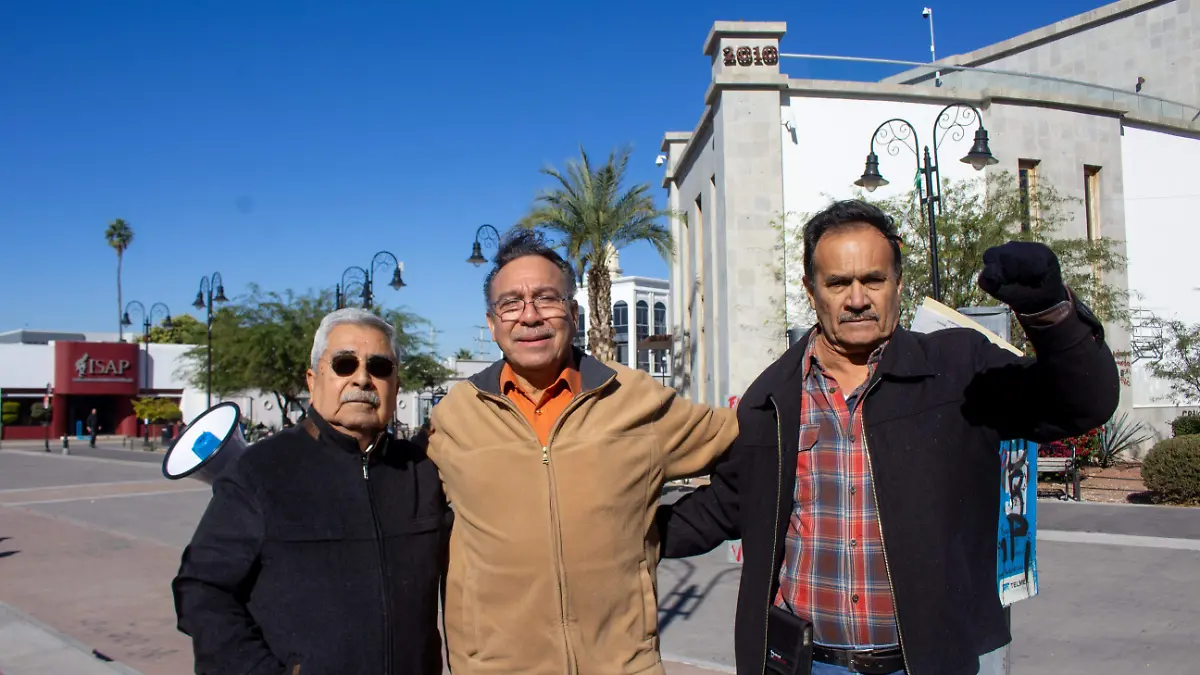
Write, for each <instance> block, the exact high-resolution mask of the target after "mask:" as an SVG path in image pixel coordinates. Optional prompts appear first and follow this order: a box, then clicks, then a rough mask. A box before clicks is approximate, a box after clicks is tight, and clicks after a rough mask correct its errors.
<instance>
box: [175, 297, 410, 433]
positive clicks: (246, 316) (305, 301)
mask: <svg viewBox="0 0 1200 675" xmlns="http://www.w3.org/2000/svg"><path fill="white" fill-rule="evenodd" d="M333 310H334V297H333V292H332V291H329V290H325V291H321V292H316V293H313V292H310V293H306V294H296V293H293V292H292V291H290V290H289V291H285V292H284V293H277V292H274V291H263V290H262V289H260V288H259V287H257V286H253V285H252V286H251V287H250V290H249V292H248V294H247V295H246V296H245V297H244V298H240V299H238V300H237V301H236V302H230V303H228V304H226V305H224V306H222V307H220V308H219V309H217V311H216V312H215V313H214V315H213V341H212V363H213V379H212V381H213V392H214V393H216V394H218V395H221V396H230V395H233V394H237V393H240V392H247V391H263V392H270V393H271V394H273V395H274V396H275V401H276V404H277V409H278V410H279V414H280V418H281V423H282V421H283V419H284V418H286V416H287V410H289V409H290V407H291V406H292V404H297V403H299V400H300V398H301V397H302V396H303V394H304V393H305V392H306V391H307V388H308V382H307V377H306V375H307V373H308V369H309V365H310V360H311V354H312V342H313V336H314V335H315V334H316V331H317V326H319V325H320V323H321V319H322V318H324V316H325V315H326V314H328V313H329V312H332V311H333ZM374 311H375V312H376V313H377V314H379V315H380V316H382V317H384V319H386V320H387V321H389V322H390V323H391V324H392V325H393V326H395V327H396V332H397V337H398V341H399V343H400V347H401V350H402V353H407V354H415V353H417V352H418V351H419V350H421V349H424V348H425V347H426V345H425V342H424V341H423V340H422V339H421V338H420V337H419V336H418V332H417V331H416V330H414V328H415V327H416V326H418V325H419V324H420V323H421V322H422V320H421V319H420V318H419V317H417V316H416V315H414V314H411V313H408V312H404V311H401V310H396V309H390V310H383V309H381V308H378V307H376V308H374ZM205 359H206V347H205V345H200V346H197V347H195V348H193V349H191V350H189V351H188V352H187V354H185V355H184V361H185V363H186V367H187V372H188V376H189V378H190V380H191V384H192V386H194V387H196V388H198V389H201V390H203V389H204V387H205V383H206V370H205V363H206V361H205Z"/></svg>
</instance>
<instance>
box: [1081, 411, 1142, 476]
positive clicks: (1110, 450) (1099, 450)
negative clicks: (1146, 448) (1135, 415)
mask: <svg viewBox="0 0 1200 675" xmlns="http://www.w3.org/2000/svg"><path fill="white" fill-rule="evenodd" d="M1152 437H1153V434H1152V433H1150V430H1149V429H1148V428H1147V427H1146V425H1145V423H1143V422H1138V421H1135V422H1132V423H1131V422H1130V421H1129V415H1128V413H1121V415H1120V417H1114V418H1112V419H1111V420H1109V421H1108V422H1106V423H1105V424H1104V426H1102V427H1100V434H1099V436H1098V443H1097V444H1096V451H1095V452H1094V453H1092V461H1094V462H1096V463H1097V464H1099V465H1100V466H1101V467H1104V468H1108V467H1110V466H1112V465H1113V463H1114V462H1116V461H1117V459H1118V458H1119V457H1120V455H1121V454H1122V453H1126V452H1128V451H1131V450H1136V449H1137V448H1138V446H1140V445H1141V444H1142V443H1145V442H1146V441H1148V440H1150V439H1151V438H1152Z"/></svg>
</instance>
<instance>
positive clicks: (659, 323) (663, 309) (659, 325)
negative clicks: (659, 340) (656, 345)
mask: <svg viewBox="0 0 1200 675" xmlns="http://www.w3.org/2000/svg"><path fill="white" fill-rule="evenodd" d="M666 334H667V306H666V305H664V304H663V303H661V302H656V303H654V335H666Z"/></svg>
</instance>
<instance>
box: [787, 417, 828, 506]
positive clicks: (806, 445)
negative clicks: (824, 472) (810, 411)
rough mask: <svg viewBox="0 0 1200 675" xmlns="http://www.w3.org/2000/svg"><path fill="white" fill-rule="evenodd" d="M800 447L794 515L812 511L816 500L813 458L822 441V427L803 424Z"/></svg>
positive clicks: (797, 454)
mask: <svg viewBox="0 0 1200 675" xmlns="http://www.w3.org/2000/svg"><path fill="white" fill-rule="evenodd" d="M798 441H799V445H798V447H797V449H798V451H799V452H797V453H796V491H795V493H794V494H793V495H792V496H793V498H794V500H795V503H794V508H793V511H794V514H799V513H801V512H802V511H805V510H807V509H811V508H812V506H813V504H814V502H815V500H816V498H817V490H816V478H817V477H816V472H815V471H814V462H815V461H816V458H815V457H814V456H813V453H814V451H815V450H816V447H817V443H819V442H820V441H821V425H820V424H819V423H810V424H801V425H800V433H799V439H798Z"/></svg>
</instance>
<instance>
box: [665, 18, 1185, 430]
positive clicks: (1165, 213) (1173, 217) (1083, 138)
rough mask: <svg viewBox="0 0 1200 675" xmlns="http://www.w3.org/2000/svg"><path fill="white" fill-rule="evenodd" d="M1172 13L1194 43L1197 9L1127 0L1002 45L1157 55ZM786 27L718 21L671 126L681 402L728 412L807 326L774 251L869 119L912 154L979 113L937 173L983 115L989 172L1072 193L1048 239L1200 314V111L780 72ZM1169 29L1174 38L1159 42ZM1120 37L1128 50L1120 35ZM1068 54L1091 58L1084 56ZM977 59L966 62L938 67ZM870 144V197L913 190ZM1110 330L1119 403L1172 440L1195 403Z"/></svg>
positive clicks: (846, 166)
mask: <svg viewBox="0 0 1200 675" xmlns="http://www.w3.org/2000/svg"><path fill="white" fill-rule="evenodd" d="M1164 8H1167V9H1164ZM1166 11H1169V12H1170V13H1171V17H1173V20H1174V22H1173V23H1170V24H1165V25H1168V26H1171V28H1170V30H1175V27H1177V26H1184V27H1191V26H1194V27H1195V33H1194V34H1195V35H1196V36H1200V25H1197V23H1198V22H1197V19H1196V17H1197V16H1198V14H1197V12H1194V11H1192V10H1191V9H1190V8H1189V6H1188V3H1186V2H1181V3H1172V2H1167V3H1163V2H1161V1H1159V2H1146V1H1142V2H1135V1H1132V0H1126V1H1124V2H1120V3H1116V4H1115V5H1111V6H1109V7H1107V8H1101V9H1100V10H1096V12H1092V13H1089V14H1088V15H1084V17H1082V18H1080V17H1076V18H1075V19H1072V20H1068V21H1067V22H1063V26H1059V25H1056V26H1053V27H1049V28H1047V29H1043V30H1041V31H1035V32H1034V33H1032V34H1030V36H1022V37H1021V38H1015V39H1014V40H1012V41H1009V43H1005V45H1007V47H1006V51H1005V53H1006V54H1009V56H1010V57H1011V55H1012V54H1015V53H1016V52H1019V51H1021V50H1026V51H1030V52H1032V51H1035V50H1046V54H1045V55H1044V56H1043V57H1042V58H1041V59H1038V58H1034V57H1032V56H1030V57H1029V59H1028V60H1029V61H1031V62H1037V63H1044V64H1046V65H1047V68H1049V67H1050V64H1052V63H1057V62H1058V61H1061V60H1063V59H1065V58H1067V57H1066V56H1063V52H1065V53H1067V54H1068V55H1071V54H1073V52H1071V50H1072V49H1073V50H1081V51H1084V52H1086V51H1087V49H1092V48H1094V49H1095V50H1100V49H1102V47H1101V45H1103V49H1105V50H1121V53H1123V54H1129V55H1131V56H1130V57H1129V58H1131V59H1133V60H1135V61H1136V60H1137V59H1138V58H1139V57H1138V56H1137V55H1138V54H1139V53H1140V49H1141V45H1140V44H1139V43H1138V40H1140V39H1142V37H1141V36H1146V37H1145V39H1146V40H1147V45H1146V50H1147V51H1150V50H1151V47H1150V44H1149V42H1148V41H1149V39H1150V37H1149V36H1150V35H1151V33H1150V32H1148V31H1146V30H1143V29H1142V28H1141V27H1139V22H1144V21H1146V20H1147V18H1146V17H1147V15H1149V14H1151V13H1154V12H1160V13H1161V12H1166ZM1151 21H1159V22H1160V23H1163V22H1165V18H1161V17H1160V18H1159V19H1151ZM1121 22H1127V23H1128V26H1129V29H1128V30H1127V31H1121V30H1117V28H1119V26H1116V28H1114V26H1115V25H1116V24H1120V23H1121ZM785 28H786V27H785V25H784V24H782V23H746V22H717V23H716V24H715V25H714V27H713V29H712V31H711V32H710V34H709V36H708V39H707V41H706V42H705V46H704V53H705V55H707V56H708V57H709V58H710V60H711V68H712V81H711V84H710V85H709V87H708V90H707V92H706V94H705V99H704V103H705V106H704V109H703V112H702V114H701V116H700V120H699V122H698V124H697V125H696V128H695V129H694V130H693V131H691V132H672V133H668V134H666V136H665V138H664V140H663V145H662V150H663V152H664V153H666V162H665V168H666V171H665V176H664V178H663V186H664V187H665V188H666V189H667V191H668V208H669V209H670V210H672V211H673V212H675V213H679V214H684V215H683V216H682V217H677V218H674V219H673V220H672V232H673V235H674V237H675V242H676V247H677V251H678V255H677V256H676V257H675V259H674V261H673V262H672V265H671V284H670V286H671V289H672V293H671V296H670V302H669V308H670V309H669V315H670V316H671V317H672V321H671V330H670V332H671V333H672V340H673V348H674V353H675V354H676V355H677V359H676V360H677V364H676V368H675V371H674V374H675V379H674V383H675V386H676V388H677V389H679V390H680V391H681V392H682V393H684V394H685V395H687V396H689V397H690V398H693V399H694V400H698V401H702V402H705V403H708V404H710V405H729V404H731V403H732V402H734V401H736V399H737V397H738V396H740V395H741V393H742V392H743V391H744V390H745V388H746V387H747V386H748V385H749V384H750V382H752V381H753V379H754V378H755V377H756V376H757V375H758V373H759V372H761V371H762V369H763V368H765V367H766V366H767V365H769V364H770V362H771V361H772V360H774V359H775V358H777V357H778V356H779V355H780V354H782V352H783V351H784V350H785V349H786V347H787V338H786V328H787V327H788V326H799V327H803V328H806V327H807V326H809V325H811V323H812V317H811V313H810V310H809V308H808V305H807V301H806V299H805V295H804V293H803V289H802V285H801V283H800V276H801V275H800V270H799V269H796V268H792V267H790V266H789V265H787V264H784V261H785V260H794V259H796V258H797V257H798V256H796V252H794V251H793V252H791V254H790V255H789V254H788V253H787V252H786V251H783V250H781V248H782V247H783V246H785V245H786V242H788V241H791V240H793V238H794V235H795V234H796V232H797V230H798V228H800V227H801V226H802V225H803V222H804V221H805V220H806V219H807V216H808V215H810V214H812V213H815V212H816V211H818V210H820V209H821V208H823V207H824V206H826V205H827V204H828V203H829V202H830V201H831V200H832V199H845V198H851V197H853V196H855V194H856V192H857V190H858V189H857V188H856V187H855V185H854V181H855V180H856V179H858V177H859V176H860V175H861V174H862V173H863V163H864V158H865V155H866V154H867V151H868V147H869V144H870V142H871V139H872V137H873V135H874V134H875V132H876V129H877V128H878V127H879V126H880V124H881V123H883V122H885V121H886V120H889V119H892V118H903V119H904V120H907V121H908V122H910V123H911V124H912V126H913V127H915V129H916V130H917V134H918V140H919V143H918V144H916V147H917V149H918V151H920V150H921V149H923V147H924V146H932V145H934V142H935V138H933V135H934V134H933V133H932V131H933V129H934V128H935V126H936V125H937V124H938V121H939V119H940V117H939V116H940V114H941V111H943V110H944V109H946V107H947V106H949V105H952V104H967V105H968V106H971V107H973V109H974V110H977V111H979V115H980V120H974V123H973V124H968V125H967V126H966V127H965V129H964V134H963V135H954V134H953V133H950V134H946V133H945V132H947V131H950V130H948V129H943V130H942V131H939V132H938V139H937V140H938V141H940V142H941V144H940V148H939V151H940V161H939V162H938V168H939V170H940V173H941V177H942V179H943V180H944V181H954V180H958V179H962V178H969V177H973V176H975V175H977V174H976V173H975V171H974V170H973V169H972V167H971V166H969V165H968V164H965V163H962V162H959V161H958V158H959V157H961V156H963V155H965V154H966V153H967V151H968V150H969V148H970V147H971V139H972V133H973V132H974V131H975V127H976V126H977V125H978V122H979V121H982V124H983V126H984V127H986V129H987V131H988V133H989V135H990V144H991V150H992V153H993V154H994V155H995V157H996V158H997V159H998V160H999V163H998V164H996V165H995V166H994V167H991V168H988V169H985V171H997V170H1002V171H1007V172H1009V173H1010V174H1012V175H1013V176H1015V177H1020V180H1025V181H1028V180H1044V181H1048V182H1049V183H1051V184H1052V185H1053V186H1054V187H1055V188H1056V189H1057V190H1058V192H1060V193H1061V194H1063V195H1065V196H1067V197H1071V198H1075V199H1076V200H1077V203H1075V204H1073V205H1071V206H1070V207H1069V211H1070V213H1069V215H1070V216H1071V222H1070V223H1068V224H1067V225H1066V226H1065V228H1064V229H1063V230H1062V231H1060V233H1059V236H1064V237H1072V238H1082V237H1091V238H1096V237H1100V236H1104V237H1111V238H1113V239H1115V240H1117V241H1118V243H1119V248H1120V252H1122V253H1124V254H1125V255H1126V256H1127V262H1128V266H1127V269H1125V270H1121V271H1118V272H1117V273H1115V274H1112V275H1110V276H1109V277H1106V281H1107V282H1108V283H1110V284H1112V285H1114V286H1117V287H1119V288H1122V289H1128V290H1129V291H1131V292H1132V293H1133V296H1134V298H1135V300H1134V305H1135V308H1137V309H1146V310H1152V311H1153V312H1154V313H1155V314H1157V315H1158V316H1162V317H1165V318H1180V319H1182V320H1185V321H1189V322H1192V323H1196V322H1200V303H1197V302H1196V301H1197V300H1200V294H1198V292H1197V291H1196V290H1195V289H1196V287H1197V286H1198V285H1200V284H1197V283H1196V282H1190V283H1189V282H1186V280H1184V279H1183V278H1182V276H1185V275H1186V273H1185V274H1184V275H1181V274H1180V273H1181V272H1185V271H1186V270H1187V269H1188V267H1189V265H1188V263H1189V261H1190V260H1191V257H1192V255H1191V252H1192V251H1194V250H1196V247H1197V245H1198V244H1200V228H1196V227H1195V224H1194V217H1191V216H1190V215H1189V214H1194V213H1196V212H1197V211H1198V209H1197V207H1200V190H1197V188H1196V184H1197V183H1198V182H1200V174H1198V172H1197V170H1196V169H1195V164H1194V161H1195V160H1194V158H1195V157H1197V156H1200V122H1197V119H1200V108H1196V107H1195V106H1192V107H1190V108H1189V107H1187V106H1176V107H1175V108H1170V107H1169V106H1167V105H1166V104H1165V103H1163V101H1162V100H1159V99H1149V98H1148V97H1146V96H1145V95H1143V94H1139V93H1137V92H1135V91H1134V82H1133V81H1131V82H1129V83H1128V84H1129V86H1128V87H1126V88H1127V89H1128V94H1127V95H1123V96H1117V95H1116V94H1115V93H1114V91H1113V88H1115V85H1111V86H1109V88H1104V87H1096V88H1093V89H1091V90H1089V89H1088V88H1087V87H1085V86H1080V85H1077V84H1072V85H1069V86H1068V85H1067V84H1063V83H1058V84H1059V85H1060V86H1058V87H1057V88H1055V87H1053V86H1051V87H1032V86H1027V85H1023V83H1024V82H1027V81H1030V78H1028V77H1026V78H1017V77H1014V76H1009V75H1005V74H993V73H978V72H973V71H972V72H970V73H959V74H957V76H956V74H955V73H950V72H943V73H942V76H941V80H942V83H941V86H935V83H934V81H933V76H932V69H930V68H926V69H924V70H922V71H920V72H916V71H914V72H913V73H909V74H906V76H900V77H897V78H890V79H889V80H888V81H885V82H881V83H861V82H838V81H824V80H798V79H792V78H789V77H787V76H786V75H784V74H782V73H781V72H780V70H779V65H778V63H779V58H778V55H779V53H780V51H781V48H780V40H781V38H782V37H783V35H784V33H785ZM1060 29H1061V31H1062V36H1061V41H1067V40H1070V41H1072V42H1071V45H1074V46H1072V47H1071V49H1067V47H1066V46H1064V45H1063V44H1059V45H1058V46H1055V45H1056V35H1057V33H1055V32H1054V31H1056V30H1060ZM1088 30H1103V31H1104V32H1105V35H1106V36H1107V37H1105V39H1104V40H1085V39H1082V38H1080V35H1082V34H1083V33H1086V32H1087V31H1088ZM1163 30H1168V29H1167V28H1162V29H1161V30H1160V31H1159V33H1155V35H1159V34H1160V33H1161V32H1162V31H1163ZM1188 30H1191V28H1188ZM1189 35H1190V34H1189ZM1122 36H1124V37H1122ZM1121 39H1123V40H1125V42H1115V41H1116V40H1121ZM1188 39H1189V41H1190V39H1191V38H1190V37H1189V38H1188ZM1198 46H1200V45H1198ZM992 49H993V48H988V49H985V50H981V53H991V52H989V50H992ZM997 53H998V52H997ZM1195 53H1200V51H1193V52H1192V54H1195ZM1053 54H1058V57H1054V56H1052V55H1053ZM1158 54H1160V55H1161V54H1162V51H1161V50H1160V51H1159V52H1158ZM785 58H786V55H785ZM1073 58H1074V57H1073V56H1072V59H1073ZM1079 58H1082V59H1084V60H1086V54H1084V55H1083V56H1081V57H1079ZM979 60H980V58H978V57H971V55H967V56H962V57H951V58H949V59H946V60H945V61H943V62H939V63H949V64H961V63H975V62H978V61H979ZM1068 60H1071V59H1068ZM1072 62H1074V61H1072ZM1179 67H1180V68H1183V70H1181V71H1179V72H1177V73H1176V74H1175V75H1174V76H1175V77H1178V78H1180V79H1181V80H1188V81H1190V80H1193V79H1194V80H1197V81H1200V60H1192V59H1190V58H1189V59H1187V61H1186V63H1184V62H1183V59H1182V57H1180V64H1179ZM1133 68H1134V70H1136V65H1135V66H1133ZM1044 74H1047V75H1052V74H1053V73H1044ZM1163 77H1166V74H1164V75H1163ZM1022 86H1024V88H1021V87H1022ZM1189 86H1190V85H1189ZM1156 87H1157V89H1156V91H1159V92H1165V93H1162V94H1161V95H1162V96H1164V97H1165V96H1166V95H1168V94H1169V93H1170V92H1173V91H1176V90H1178V91H1180V92H1183V93H1184V94H1187V93H1188V92H1191V91H1193V90H1192V89H1189V88H1188V87H1187V86H1183V85H1181V86H1180V87H1178V88H1172V87H1171V86H1169V83H1164V82H1163V81H1161V80H1159V81H1157V82H1156ZM955 110H958V109H957V108H956V109H955ZM947 136H948V137H947ZM874 150H875V152H876V153H877V154H878V157H879V167H880V171H881V173H883V174H884V175H885V176H887V177H889V178H890V180H891V184H890V185H888V186H885V187H882V188H880V189H879V190H878V191H876V192H875V194H873V195H872V197H873V198H879V197H888V196H892V195H900V194H904V193H907V192H908V191H909V190H911V189H912V186H913V180H912V179H913V177H914V170H915V168H916V160H915V157H914V156H912V155H911V154H910V153H909V151H908V150H903V149H898V152H897V153H896V154H891V153H889V152H885V150H884V149H883V147H882V146H881V145H880V144H879V143H878V142H877V143H876V146H875V148H874ZM1135 333H1136V331H1135ZM1108 335H1109V342H1110V344H1111V346H1112V348H1113V350H1114V351H1115V352H1117V353H1118V358H1119V360H1120V361H1121V362H1122V366H1123V368H1122V370H1123V375H1124V379H1125V382H1124V386H1123V391H1122V404H1121V405H1122V409H1124V410H1129V411H1133V412H1134V417H1135V418H1139V419H1142V420H1144V421H1146V422H1149V423H1151V424H1153V425H1154V426H1155V429H1156V431H1157V432H1158V433H1159V434H1160V435H1162V434H1169V428H1167V427H1166V426H1165V425H1166V423H1167V422H1169V421H1170V420H1171V419H1173V418H1174V417H1175V416H1176V415H1178V414H1179V413H1180V412H1181V410H1182V409H1184V408H1187V407H1189V406H1190V405H1193V404H1195V403H1197V402H1195V401H1192V402H1184V405H1183V406H1181V405H1180V404H1179V402H1173V401H1166V400H1163V398H1162V396H1163V394H1164V393H1165V388H1164V385H1163V383H1161V382H1155V381H1154V379H1153V378H1152V377H1151V376H1150V375H1149V369H1148V367H1147V362H1146V360H1145V358H1140V357H1139V354H1138V350H1136V349H1131V334H1130V331H1128V330H1127V329H1125V328H1122V327H1120V326H1110V327H1109V329H1108Z"/></svg>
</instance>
